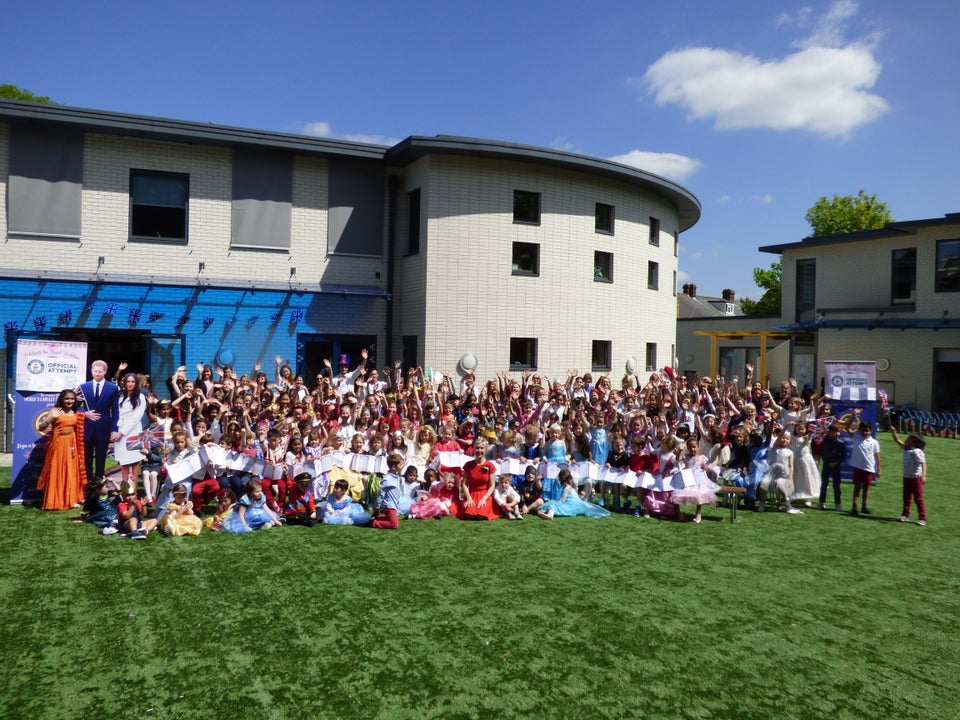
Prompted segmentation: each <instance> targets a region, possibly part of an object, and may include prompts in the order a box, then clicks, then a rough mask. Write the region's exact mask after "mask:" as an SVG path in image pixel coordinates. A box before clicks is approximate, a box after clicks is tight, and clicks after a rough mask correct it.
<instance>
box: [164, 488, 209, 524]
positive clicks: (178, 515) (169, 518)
mask: <svg viewBox="0 0 960 720" xmlns="http://www.w3.org/2000/svg"><path fill="white" fill-rule="evenodd" d="M158 526H159V529H160V534H161V535H165V536H167V537H182V536H184V535H199V534H200V528H202V527H203V521H202V520H201V519H200V518H199V517H197V516H196V514H194V512H193V506H192V505H191V503H190V500H189V499H188V498H187V488H186V486H185V485H184V484H183V483H177V484H176V485H174V486H173V499H172V500H171V501H170V502H168V503H167V504H166V505H165V506H164V507H163V508H162V514H161V515H160V520H159V523H158Z"/></svg>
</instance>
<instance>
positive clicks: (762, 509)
mask: <svg viewBox="0 0 960 720" xmlns="http://www.w3.org/2000/svg"><path fill="white" fill-rule="evenodd" d="M766 511H767V503H766V502H764V501H763V500H761V501H760V502H759V503H757V512H766Z"/></svg>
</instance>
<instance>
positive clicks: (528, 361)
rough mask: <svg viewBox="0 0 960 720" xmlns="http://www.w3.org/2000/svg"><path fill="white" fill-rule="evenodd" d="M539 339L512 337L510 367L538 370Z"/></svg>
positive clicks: (513, 368)
mask: <svg viewBox="0 0 960 720" xmlns="http://www.w3.org/2000/svg"><path fill="white" fill-rule="evenodd" d="M536 368H537V339H536V338H510V369H511V370H536Z"/></svg>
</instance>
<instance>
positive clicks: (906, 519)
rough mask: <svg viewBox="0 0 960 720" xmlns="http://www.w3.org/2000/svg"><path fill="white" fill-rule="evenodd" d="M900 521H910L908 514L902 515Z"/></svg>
mask: <svg viewBox="0 0 960 720" xmlns="http://www.w3.org/2000/svg"><path fill="white" fill-rule="evenodd" d="M900 522H910V518H908V517H907V516H906V515H901V516H900Z"/></svg>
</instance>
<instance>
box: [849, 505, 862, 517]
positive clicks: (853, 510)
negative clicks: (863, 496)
mask: <svg viewBox="0 0 960 720" xmlns="http://www.w3.org/2000/svg"><path fill="white" fill-rule="evenodd" d="M850 514H851V515H859V514H860V513H859V512H858V511H857V506H856V505H854V506H853V507H852V508H850Z"/></svg>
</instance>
